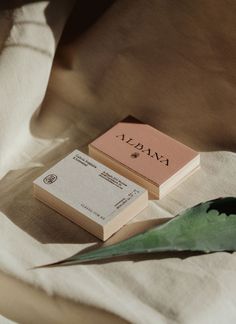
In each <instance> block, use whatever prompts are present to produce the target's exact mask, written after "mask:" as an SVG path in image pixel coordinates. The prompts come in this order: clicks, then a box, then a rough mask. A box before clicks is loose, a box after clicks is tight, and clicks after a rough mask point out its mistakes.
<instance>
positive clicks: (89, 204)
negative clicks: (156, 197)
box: [34, 150, 148, 240]
mask: <svg viewBox="0 0 236 324" xmlns="http://www.w3.org/2000/svg"><path fill="white" fill-rule="evenodd" d="M34 196H35V197H36V198H38V199H39V200H41V201H42V202H44V203H45V204H47V205H49V206H50V207H52V208H53V209H55V210H56V211H58V212H59V213H61V214H62V215H64V216H66V217H67V218H69V219H70V220H71V221H73V222H75V223H77V224H78V225H80V226H81V227H83V228H84V229H86V230H87V231H89V232H91V233H92V234H94V235H96V236H97V237H99V238H100V239H102V240H106V239H107V238H108V237H110V236H111V235H112V234H113V233H114V232H116V231H117V230H118V229H119V228H121V227H122V226H123V225H124V224H125V223H127V222H128V221H129V220H131V219H132V218H133V217H134V216H135V215H137V214H138V213H139V212H140V211H141V210H143V209H144V208H145V207H146V206H147V203H148V194H147V191H146V189H144V188H142V187H141V186H139V185H137V184H135V183H134V182H132V181H130V180H128V179H126V178H125V177H123V176H121V175H119V174H118V173H116V172H114V171H113V170H111V169H110V168H108V167H106V166H104V165H103V164H101V163H99V162H97V161H95V160H94V159H93V158H91V157H89V156H88V155H86V154H84V153H82V152H80V151H79V150H75V151H73V152H72V153H71V154H69V155H68V156H66V157H65V158H64V159H62V160H61V161H59V162H58V163H57V164H56V165H54V166H53V167H51V168H50V169H49V170H47V171H46V172H44V173H43V174H42V175H41V176H40V177H39V178H37V179H36V180H35V181H34Z"/></svg>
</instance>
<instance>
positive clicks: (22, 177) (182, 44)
mask: <svg viewBox="0 0 236 324" xmlns="http://www.w3.org/2000/svg"><path fill="white" fill-rule="evenodd" d="M88 3H89V5H88V4H87V5H86V4H85V2H84V1H77V2H74V1H65V0H61V1H15V2H13V3H10V4H9V3H8V2H7V1H6V2H3V3H2V4H0V9H1V11H0V48H1V52H0V177H1V178H0V271H1V275H0V281H2V283H3V287H4V282H5V283H6V282H7V283H8V286H11V287H12V289H11V290H9V289H7V285H5V286H6V289H5V290H4V289H3V291H2V292H0V294H2V297H1V298H0V300H1V301H0V313H3V315H4V314H5V315H6V316H8V317H12V319H13V320H16V321H19V322H27V321H28V322H29V321H30V320H31V322H32V320H35V322H37V321H36V319H35V318H36V317H34V316H36V315H35V314H37V320H38V322H40V320H41V322H42V320H44V322H45V323H46V322H47V320H48V322H50V323H54V322H57V323H60V322H61V323H63V322H65V320H67V321H68V322H70V323H74V322H75V323H76V321H78V318H79V317H80V319H81V318H83V319H84V322H91V321H94V320H97V322H101V323H106V322H107V323H109V322H111V321H114V322H117V323H118V322H125V321H129V322H133V323H213V322H214V323H222V322H225V323H232V322H234V321H235V320H236V307H235V306H236V301H235V298H234V296H235V292H236V280H235V279H234V277H235V271H236V270H235V269H236V258H235V254H234V253H226V252H225V253H215V254H200V255H196V254H194V255H193V254H192V255H191V254H186V253H181V254H178V253H175V254H173V253H161V254H156V255H151V256H150V257H143V256H139V257H127V258H125V259H122V260H121V259H114V260H113V261H109V262H105V263H92V264H87V265H79V266H71V267H65V268H53V269H41V270H29V268H31V267H32V266H35V265H39V264H43V263H49V262H54V261H57V260H60V259H62V258H65V257H68V256H70V255H72V254H74V253H76V252H79V251H82V250H83V249H85V248H88V247H91V246H93V245H94V246H96V245H97V244H100V243H99V240H97V239H96V238H95V237H94V236H92V235H90V234H89V233H87V232H86V231H85V230H83V229H81V228H80V227H78V226H76V225H75V224H73V223H71V222H70V221H68V220H67V219H65V218H64V217H62V216H61V215H59V214H58V213H56V212H55V211H53V210H52V209H50V208H49V207H47V206H45V205H43V204H42V203H40V202H39V201H37V200H36V199H34V198H33V195H32V181H33V180H34V179H35V178H36V177H37V176H38V175H40V174H41V173H43V172H44V171H45V170H46V169H47V168H49V167H50V166H51V165H52V164H54V163H55V162H56V161H58V160H59V159H61V158H63V157H64V156H65V155H66V154H67V153H69V152H71V151H72V150H73V149H75V148H78V149H80V150H82V151H84V152H87V145H88V143H89V142H91V141H92V140H93V139H94V138H95V137H96V136H98V135H99V134H101V133H102V132H104V131H105V130H106V129H108V128H109V127H111V126H112V125H113V124H114V123H116V122H117V121H119V120H120V119H122V118H124V117H125V116H127V115H129V114H132V115H134V116H135V117H137V118H139V119H141V120H143V121H144V122H147V123H150V124H151V125H153V126H154V127H157V128H158V129H159V130H161V131H163V132H165V133H166V134H168V135H170V136H172V137H174V138H176V139H177V140H179V141H181V142H183V143H185V144H186V145H189V146H191V147H193V148H194V149H196V150H199V151H200V152H201V169H200V170H199V171H197V173H195V174H194V175H193V176H191V177H190V178H189V179H187V180H186V181H184V182H183V183H182V184H181V185H179V186H178V188H176V189H175V190H173V191H172V192H171V193H170V194H169V195H167V196H166V197H165V198H163V199H162V200H160V201H158V200H150V201H149V206H148V208H147V209H145V210H144V211H143V212H141V213H140V214H139V215H137V217H135V218H134V219H133V220H132V221H131V222H130V223H129V224H127V225H126V226H125V227H124V228H122V230H121V231H119V232H118V233H117V234H115V235H114V236H113V237H112V238H111V239H109V240H108V242H107V243H106V244H110V243H113V242H116V241H118V240H121V239H123V238H125V237H129V236H130V235H132V234H134V233H137V232H140V231H141V230H144V229H146V228H150V227H151V226H153V225H155V224H158V223H159V222H160V219H162V218H166V217H173V216H174V215H176V214H177V213H179V212H181V211H182V210H184V209H185V208H188V207H190V206H193V205H195V204H197V203H199V202H201V201H206V200H208V199H213V198H217V197H224V196H235V195H236V187H235V182H236V155H235V153H234V152H235V150H236V127H235V117H236V112H235V104H236V91H235V90H236V89H235V87H236V79H235V75H236V74H235V72H236V71H235V70H236V65H235V57H236V56H235V55H236V42H235V38H236V21H235V15H236V3H235V2H234V1H233V0H232V1H227V2H220V1H218V2H215V1H213V0H205V1H203V0H202V1H191V2H189V1H185V0H182V1H178V3H177V2H176V3H175V2H173V1H169V0H168V1H164V2H163V1H160V0H147V1H143V0H136V1H128V0H117V1H101V2H100V3H96V4H95V3H94V2H93V1H90V2H88ZM14 287H18V288H17V289H20V290H21V291H22V294H23V291H27V293H25V295H24V298H20V294H16V292H14ZM24 287H28V288H24ZM27 289H28V290H27ZM37 294H38V295H40V294H45V295H44V296H45V297H44V298H45V300H48V305H45V303H43V302H42V300H41V299H40V298H39V297H37ZM12 295H15V299H17V298H18V299H17V303H18V305H21V303H22V305H24V307H26V304H27V307H29V304H30V303H29V302H27V303H25V304H23V300H25V301H26V300H28V301H29V300H30V301H32V305H34V306H31V308H29V309H30V311H29V312H28V313H30V314H27V313H26V312H24V310H23V306H22V308H21V307H18V308H17V307H16V309H15V311H13V310H12V311H10V310H9V306H7V303H5V304H4V300H5V299H6V298H9V300H10V299H11V296H12ZM6 296H8V297H6ZM17 296H18V297H17ZM3 297H4V298H3ZM59 298H62V299H60V305H63V306H61V307H58V309H57V310H55V309H54V308H53V303H59V302H58V300H59ZM33 301H34V302H33ZM70 305H76V306H77V308H78V309H77V311H75V310H74V308H72V306H70ZM49 306H50V307H51V309H50V307H49ZM7 307H8V308H7ZM70 307H71V308H70ZM36 309H37V311H36ZM68 309H70V310H71V311H68ZM50 310H51V311H50ZM44 311H45V314H46V315H47V317H46V318H45V317H43V316H46V315H45V314H44V315H43V312H44ZM73 311H75V312H76V313H73ZM49 314H50V315H49ZM58 314H59V315H60V316H59V315H58ZM75 314H76V316H75ZM27 316H28V317H27ZM29 316H31V317H29Z"/></svg>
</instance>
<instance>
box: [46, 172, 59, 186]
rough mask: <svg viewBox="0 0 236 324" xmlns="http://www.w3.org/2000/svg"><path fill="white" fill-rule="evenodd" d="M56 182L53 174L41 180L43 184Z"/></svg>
mask: <svg viewBox="0 0 236 324" xmlns="http://www.w3.org/2000/svg"><path fill="white" fill-rule="evenodd" d="M56 180H57V176H56V175H55V174H49V175H47V176H46V177H45V178H44V179H43V182H44V183H46V184H51V183H53V182H55V181H56Z"/></svg>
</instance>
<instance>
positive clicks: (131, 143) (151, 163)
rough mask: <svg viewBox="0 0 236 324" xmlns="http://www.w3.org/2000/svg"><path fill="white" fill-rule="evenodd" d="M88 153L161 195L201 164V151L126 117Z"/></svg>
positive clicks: (100, 138) (158, 195)
mask: <svg viewBox="0 0 236 324" xmlns="http://www.w3.org/2000/svg"><path fill="white" fill-rule="evenodd" d="M89 154H90V156H92V157H94V158H95V159H96V160H98V161H100V162H102V163H104V164H105V165H107V166H109V167H110V168H112V169H113V170H115V171H117V172H119V173H120V174H122V175H123V176H125V177H127V178H129V179H130V180H132V181H135V182H136V183H138V184H140V185H141V186H143V187H145V188H146V189H147V190H148V191H149V192H150V193H151V194H152V195H154V196H155V197H156V198H159V199H160V198H162V197H163V196H164V195H166V194H167V193H169V192H170V191H171V190H172V189H173V188H175V187H176V186H177V185H178V184H179V183H180V182H181V181H183V180H184V179H186V178H187V177H189V175H191V174H192V173H193V172H194V171H196V170H197V169H198V168H199V166H200V154H199V153H198V152H196V151H194V150H193V149H191V148H190V147H188V146H186V145H184V144H182V143H180V142H178V141H177V140H175V139H173V138H171V137H170V136H168V135H166V134H164V133H162V132H160V131H158V130H157V129H155V128H153V127H151V126H150V125H147V124H143V123H142V122H140V121H139V120H137V119H135V118H133V117H131V116H130V117H128V118H126V119H125V120H123V121H121V122H119V123H118V124H116V125H115V126H114V127H112V128H111V129H109V130H108V131H107V132H105V133H104V134H103V135H101V136H99V137H98V138H97V139H95V140H94V141H93V142H92V143H91V144H90V145H89Z"/></svg>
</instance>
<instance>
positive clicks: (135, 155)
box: [130, 152, 140, 159]
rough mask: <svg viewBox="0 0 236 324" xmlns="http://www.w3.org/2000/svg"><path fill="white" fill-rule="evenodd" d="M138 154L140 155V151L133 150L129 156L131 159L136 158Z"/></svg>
mask: <svg viewBox="0 0 236 324" xmlns="http://www.w3.org/2000/svg"><path fill="white" fill-rule="evenodd" d="M139 155H140V153H138V152H134V153H132V154H131V155H130V156H131V157H132V159H136V158H137V157H139Z"/></svg>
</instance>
